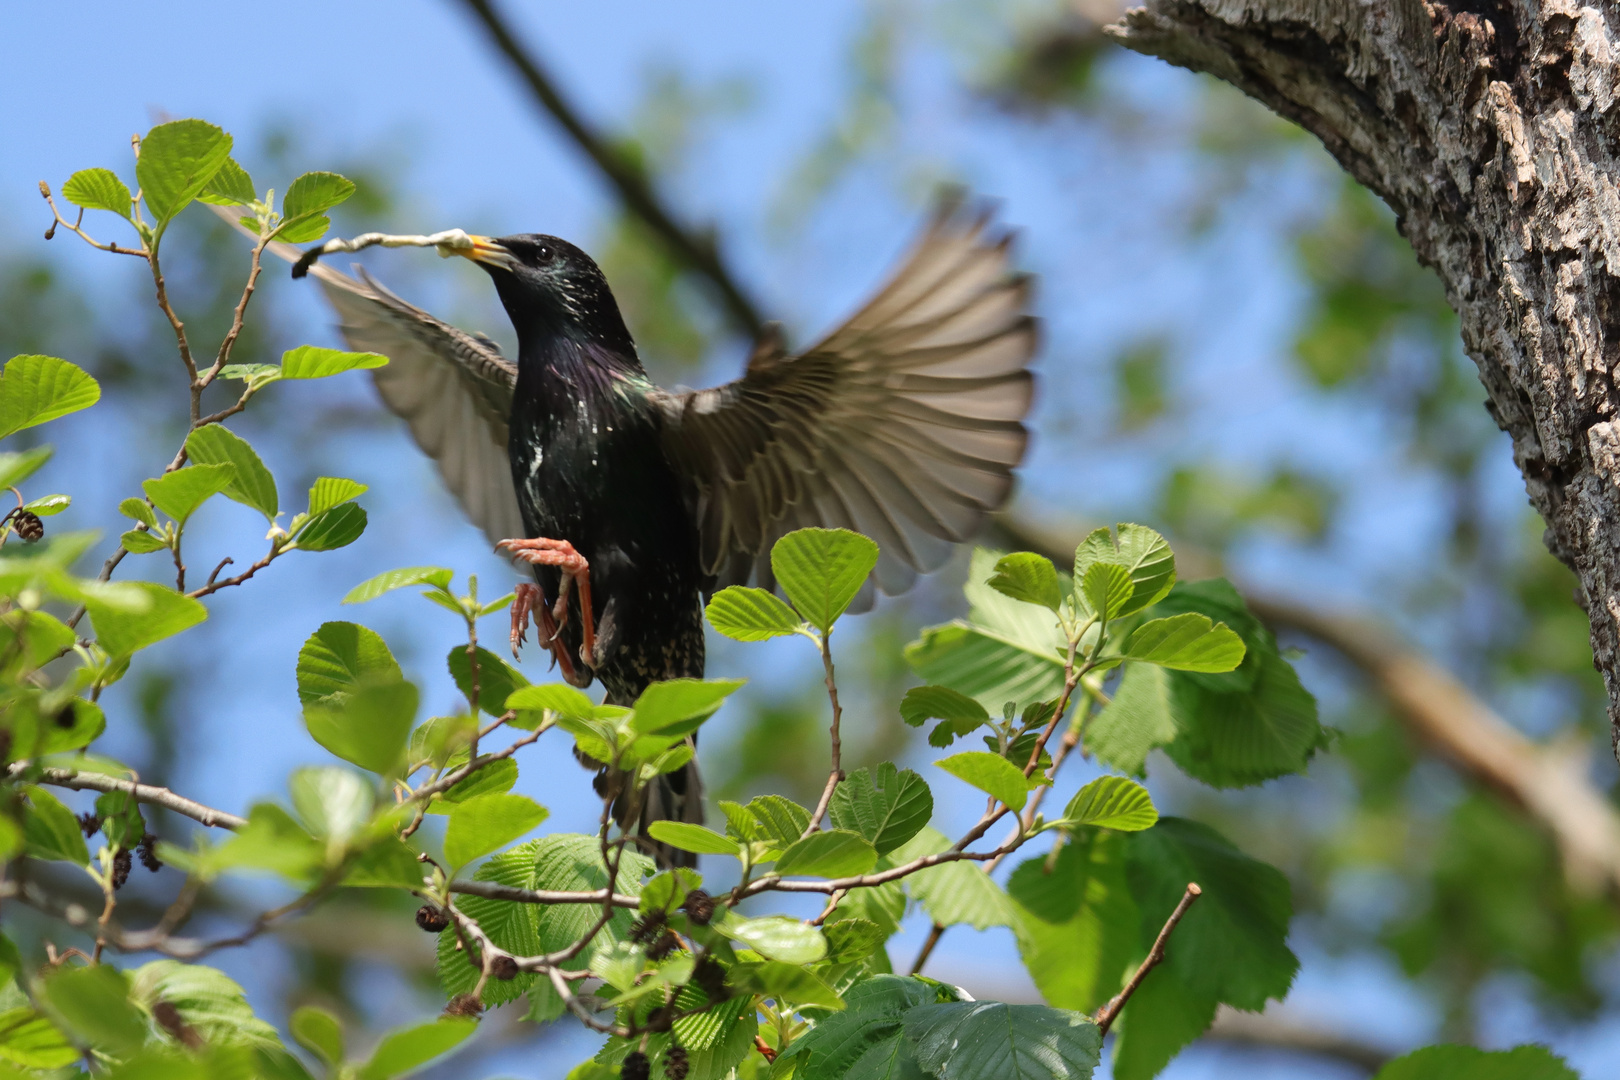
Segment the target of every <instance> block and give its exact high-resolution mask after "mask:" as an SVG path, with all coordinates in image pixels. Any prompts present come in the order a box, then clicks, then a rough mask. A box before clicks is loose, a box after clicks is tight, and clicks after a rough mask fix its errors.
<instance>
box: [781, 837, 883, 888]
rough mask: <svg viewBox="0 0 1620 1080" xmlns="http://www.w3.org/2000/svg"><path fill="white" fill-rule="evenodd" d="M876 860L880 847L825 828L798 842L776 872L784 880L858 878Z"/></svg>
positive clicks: (862, 839)
mask: <svg viewBox="0 0 1620 1080" xmlns="http://www.w3.org/2000/svg"><path fill="white" fill-rule="evenodd" d="M877 857H878V853H877V848H875V847H873V846H872V844H871V842H870V841H869V840H867V839H866V838H865V837H863V836H862V835H861V834H860V833H857V832H851V831H849V830H846V829H826V830H823V831H821V832H813V833H811V834H810V835H809V836H806V837H805V838H804V839H802V840H799V841H796V842H795V843H794V844H793V846H792V847H790V848H788V849H787V850H786V851H785V852H783V853H782V857H781V858H780V859H778V860H777V862H776V872H777V873H778V874H781V875H783V876H784V877H786V876H789V875H793V876H799V877H823V878H842V877H855V876H856V875H858V874H864V873H866V872H867V871H868V870H870V869H872V867H873V866H874V865H876V864H877Z"/></svg>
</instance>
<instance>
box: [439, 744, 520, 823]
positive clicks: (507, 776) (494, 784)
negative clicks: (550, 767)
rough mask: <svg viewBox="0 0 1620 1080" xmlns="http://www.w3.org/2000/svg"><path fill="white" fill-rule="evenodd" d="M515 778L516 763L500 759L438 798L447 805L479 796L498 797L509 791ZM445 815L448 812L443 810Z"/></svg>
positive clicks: (515, 781) (458, 782) (470, 775)
mask: <svg viewBox="0 0 1620 1080" xmlns="http://www.w3.org/2000/svg"><path fill="white" fill-rule="evenodd" d="M517 778H518V767H517V762H515V761H513V760H512V759H511V758H500V759H498V760H496V761H491V762H489V763H488V764H487V765H482V766H480V767H479V768H478V769H477V771H475V772H473V773H471V774H469V775H468V776H466V777H465V778H463V779H461V780H459V781H457V782H456V783H455V784H454V785H453V786H452V787H451V788H450V790H448V791H446V792H445V793H444V794H443V795H442V796H440V797H441V798H442V799H443V800H444V801H445V802H447V803H459V802H466V801H467V800H468V799H473V798H477V797H478V796H480V795H499V794H501V793H503V792H507V791H511V790H512V785H513V784H515V783H517ZM445 813H449V810H448V809H447V810H445Z"/></svg>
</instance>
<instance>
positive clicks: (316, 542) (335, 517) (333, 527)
mask: <svg viewBox="0 0 1620 1080" xmlns="http://www.w3.org/2000/svg"><path fill="white" fill-rule="evenodd" d="M365 531H366V512H365V510H364V509H362V508H361V507H360V506H359V505H358V504H356V503H344V504H343V505H341V506H334V507H333V508H332V509H330V510H328V511H326V513H324V514H316V515H315V516H314V517H312V518H310V519H309V520H308V521H306V522H305V523H304V527H303V528H302V529H299V530H298V537H297V546H298V548H299V550H301V551H335V550H336V549H338V548H340V547H347V546H349V545H350V544H352V543H354V542H355V541H356V540H358V539H360V534H361V533H363V532H365Z"/></svg>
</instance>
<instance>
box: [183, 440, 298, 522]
mask: <svg viewBox="0 0 1620 1080" xmlns="http://www.w3.org/2000/svg"><path fill="white" fill-rule="evenodd" d="M186 453H187V454H188V455H190V457H191V460H192V461H194V462H196V463H197V464H198V465H230V466H232V467H233V468H234V469H235V470H236V471H235V474H234V475H233V476H232V477H231V481H230V483H229V484H227V485H226V486H225V487H224V488H222V489H221V490H222V491H223V492H224V495H225V497H226V498H227V499H231V500H233V501H234V502H239V503H241V504H242V505H243V506H251V507H252V508H253V509H255V510H257V511H258V512H259V513H261V514H263V515H264V517H265V520H266V521H272V522H273V521H275V519H276V513H277V511H278V510H280V509H281V507H280V503H279V500H278V497H277V495H276V478H275V477H273V476H271V475H270V470H269V469H267V468H265V467H264V462H262V461H260V460H259V455H258V454H257V453H255V452H254V450H253V447H251V446H249V445H248V444H247V441H246V440H245V439H243V438H242V437H241V436H239V435H237V434H236V433H235V432H233V431H231V430H230V429H229V428H227V427H225V426H224V425H223V424H209V425H207V426H206V427H200V428H198V429H197V430H196V431H193V432H192V433H191V434H190V435H188V436H186ZM182 471H184V470H182ZM169 475H170V476H175V475H178V474H177V473H170V474H169ZM152 501H153V502H156V501H157V500H156V499H153V500H152ZM165 512H167V511H165ZM170 516H171V517H172V516H173V515H172V514H171V515H170Z"/></svg>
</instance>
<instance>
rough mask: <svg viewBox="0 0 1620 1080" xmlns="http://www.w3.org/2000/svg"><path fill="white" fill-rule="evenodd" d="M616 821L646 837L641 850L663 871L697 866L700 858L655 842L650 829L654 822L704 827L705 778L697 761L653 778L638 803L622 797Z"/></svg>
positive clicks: (617, 803)
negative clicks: (650, 856)
mask: <svg viewBox="0 0 1620 1080" xmlns="http://www.w3.org/2000/svg"><path fill="white" fill-rule="evenodd" d="M613 816H614V820H616V821H617V822H618V823H619V828H621V829H623V830H624V831H625V832H629V831H631V830H632V829H634V830H635V832H636V835H637V836H640V837H643V838H644V839H643V840H642V841H641V844H640V847H641V849H642V850H643V851H647V852H651V854H652V856H653V858H654V859H655V860H656V861H657V863H658V867H659V869H661V870H668V869H670V868H671V867H676V866H696V865H697V856H696V855H694V854H693V853H692V852H690V851H681V850H679V849H678V848H672V847H670V846H669V845H668V844H660V843H659V842H658V841H656V840H653V839H652V838H651V837H650V836H649V835H648V833H647V829H648V827H649V826H650V825H652V823H653V822H655V821H684V822H690V823H691V824H694V825H701V824H703V778H702V776H700V775H699V774H698V764H697V760H696V759H695V758H694V759H693V760H691V761H688V762H687V763H686V764H685V765H682V766H681V767H680V768H679V769H676V770H675V771H673V772H667V773H664V774H662V775H660V776H656V777H654V778H653V780H652V782H651V783H649V784H648V785H647V786H646V787H645V788H643V789H642V790H641V792H640V798H638V799H635V800H630V799H626V798H625V797H624V796H622V795H621V796H620V797H619V798H618V799H617V800H615V801H614V804H613Z"/></svg>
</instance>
